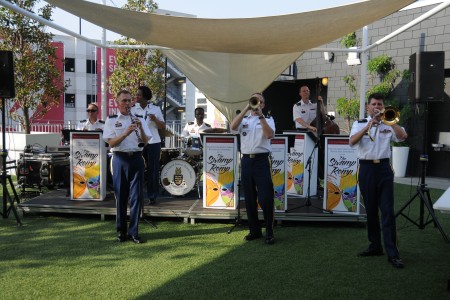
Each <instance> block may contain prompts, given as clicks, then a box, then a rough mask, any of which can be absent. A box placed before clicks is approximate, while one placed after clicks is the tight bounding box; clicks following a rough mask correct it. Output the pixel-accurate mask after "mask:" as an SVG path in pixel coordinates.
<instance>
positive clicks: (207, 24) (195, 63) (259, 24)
mask: <svg viewBox="0 0 450 300" xmlns="http://www.w3.org/2000/svg"><path fill="white" fill-rule="evenodd" d="M47 2H48V3H50V4H53V5H55V6H57V7H59V8H61V9H64V10H66V11H68V12H70V13H72V14H74V15H77V16H79V17H81V18H83V19H85V20H87V21H89V22H91V23H94V24H96V25H98V26H101V27H103V28H106V29H108V30H111V31H114V32H117V33H119V34H122V35H124V36H128V37H131V38H134V39H136V40H139V41H141V42H145V43H149V44H152V45H157V46H161V47H168V48H171V49H173V50H164V51H163V52H164V54H165V55H167V56H168V57H169V58H170V60H171V61H173V62H174V63H175V65H176V66H177V67H178V68H179V69H180V70H181V71H182V72H183V73H184V74H186V76H187V77H188V78H189V79H190V80H191V81H192V82H193V83H194V84H195V85H196V87H197V88H199V89H200V90H201V91H202V92H204V94H205V95H206V96H207V98H208V99H209V100H210V101H212V102H213V104H214V105H215V106H216V107H217V108H218V109H219V110H220V111H221V112H222V113H223V114H224V115H225V116H226V118H227V119H228V120H231V119H232V118H233V116H234V115H235V111H236V110H237V109H242V108H243V107H244V105H245V103H246V101H247V100H246V99H248V98H249V97H250V94H251V93H253V92H257V91H262V90H264V89H265V88H266V87H267V86H268V85H270V83H271V82H272V81H273V80H274V79H275V78H276V77H277V76H278V75H279V74H280V73H281V72H282V71H283V70H285V69H286V68H287V67H288V66H289V65H290V64H291V63H292V62H294V61H295V60H296V59H297V58H298V57H299V56H300V55H301V53H302V52H303V51H305V50H308V49H311V48H314V47H318V46H320V45H323V44H326V43H329V42H331V41H333V40H335V39H337V38H339V37H341V36H343V35H345V34H347V33H349V32H353V31H355V30H357V29H359V28H361V27H363V26H365V25H367V24H370V23H372V22H374V21H376V20H378V19H381V18H383V17H385V16H387V15H390V14H392V13H394V12H396V11H398V10H399V9H401V8H403V7H405V6H406V5H408V4H410V3H412V2H414V0H366V1H358V2H355V3H353V4H349V5H343V6H338V7H333V8H328V9H322V10H316V11H309V12H303V13H296V14H289V15H282V16H270V17H260V18H243V19H204V18H188V17H176V16H167V15H159V14H155V13H143V12H136V11H130V10H125V9H120V8H115V7H110V6H104V5H101V4H96V3H92V2H87V1H82V0H47Z"/></svg>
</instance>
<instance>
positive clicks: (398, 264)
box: [388, 256, 405, 269]
mask: <svg viewBox="0 0 450 300" xmlns="http://www.w3.org/2000/svg"><path fill="white" fill-rule="evenodd" d="M388 262H390V263H391V264H392V266H393V267H394V268H397V269H402V268H404V267H405V264H404V263H403V261H402V259H401V258H400V257H397V256H392V257H389V258H388Z"/></svg>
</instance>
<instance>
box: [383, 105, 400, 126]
mask: <svg viewBox="0 0 450 300" xmlns="http://www.w3.org/2000/svg"><path fill="white" fill-rule="evenodd" d="M380 119H381V121H382V122H383V123H384V124H386V125H389V126H391V125H394V124H397V123H398V122H399V121H400V111H399V110H398V108H396V107H393V106H387V107H386V108H385V109H383V111H382V112H381V113H380Z"/></svg>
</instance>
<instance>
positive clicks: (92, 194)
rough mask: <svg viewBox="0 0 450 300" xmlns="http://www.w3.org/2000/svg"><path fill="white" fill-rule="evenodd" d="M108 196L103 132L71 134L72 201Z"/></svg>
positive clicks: (100, 198) (101, 198) (98, 198)
mask: <svg viewBox="0 0 450 300" xmlns="http://www.w3.org/2000/svg"><path fill="white" fill-rule="evenodd" d="M105 196H106V148H105V142H104V141H103V139H102V133H101V132H86V133H77V132H71V133H70V199H71V200H96V201H102V200H103V199H105Z"/></svg>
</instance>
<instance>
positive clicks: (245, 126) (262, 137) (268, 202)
mask: <svg viewBox="0 0 450 300" xmlns="http://www.w3.org/2000/svg"><path fill="white" fill-rule="evenodd" d="M264 106H265V99H264V96H263V95H262V94H261V93H255V94H253V95H252V96H251V99H250V101H249V104H247V106H246V107H245V109H244V110H242V111H241V112H240V113H239V114H238V115H237V116H236V117H235V118H234V119H233V121H232V122H231V130H234V131H238V132H239V134H240V138H241V149H240V151H241V153H242V158H241V182H242V186H243V187H244V198H245V208H246V212H247V219H248V227H249V230H250V232H249V234H247V235H246V236H245V240H247V241H252V240H255V239H259V238H262V237H263V235H262V231H261V225H260V224H259V220H258V202H259V204H260V205H261V208H262V210H263V215H264V220H265V223H266V232H265V234H266V235H265V240H264V242H265V243H266V244H269V245H271V244H274V243H275V237H274V235H273V220H274V219H273V210H274V207H273V194H274V190H273V184H272V174H271V173H272V172H271V162H270V152H271V151H272V148H271V144H270V139H272V138H273V137H274V136H275V122H274V120H273V118H272V117H265V116H264V115H263V112H262V110H263V108H264ZM249 112H250V113H249Z"/></svg>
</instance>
